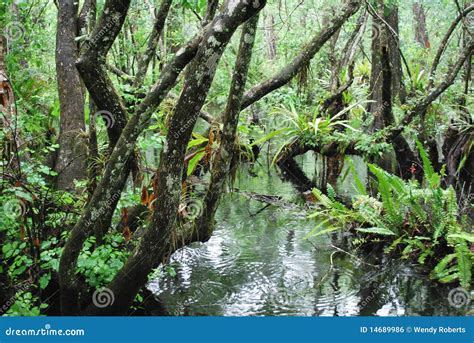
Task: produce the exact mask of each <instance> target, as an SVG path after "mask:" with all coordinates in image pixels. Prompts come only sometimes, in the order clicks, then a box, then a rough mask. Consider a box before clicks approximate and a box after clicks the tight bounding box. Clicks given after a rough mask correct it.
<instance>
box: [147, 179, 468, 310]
mask: <svg viewBox="0 0 474 343" xmlns="http://www.w3.org/2000/svg"><path fill="white" fill-rule="evenodd" d="M236 187H237V188H238V189H239V190H240V191H241V192H243V191H244V190H245V191H251V192H255V193H260V194H273V195H279V196H282V198H283V200H282V204H281V206H274V205H271V206H267V207H266V208H264V207H265V206H266V205H267V204H265V203H262V202H260V201H256V200H252V199H249V197H248V196H246V195H244V194H242V193H240V194H239V193H233V194H228V195H227V196H226V197H225V198H224V199H223V201H222V202H221V205H220V209H219V212H218V215H217V222H218V223H219V224H218V227H217V228H216V230H215V233H214V235H213V237H212V238H211V239H210V240H209V241H208V242H207V243H205V244H201V243H199V244H193V245H191V246H189V247H186V248H184V249H182V250H180V251H178V252H177V253H175V254H174V255H173V257H172V262H171V265H172V266H173V267H174V269H175V271H176V275H175V276H170V275H167V274H166V273H163V274H162V275H161V276H160V277H159V278H157V279H155V280H153V281H152V282H150V284H149V286H148V287H149V289H150V290H152V291H153V292H154V294H155V295H156V296H157V297H159V299H160V301H162V302H163V303H164V304H165V306H166V309H167V311H168V312H169V313H170V314H171V315H219V316H220V315H225V316H260V315H287V316H296V315H297V316H358V315H362V316H372V315H378V316H401V315H459V314H463V313H465V312H466V309H461V310H459V309H456V308H453V307H451V306H449V304H448V302H447V293H448V291H449V289H448V288H445V287H440V286H439V285H436V284H433V283H431V282H430V281H429V280H428V278H427V276H426V273H420V272H417V271H415V270H414V268H412V267H411V266H409V265H407V262H406V261H389V260H376V259H375V258H376V256H374V258H373V260H371V261H368V260H362V259H361V258H362V257H360V256H362V255H357V256H355V255H352V254H349V253H346V252H344V251H346V250H347V251H349V250H350V247H348V244H347V242H348V241H349V240H348V239H347V235H344V234H337V235H335V236H334V237H320V238H318V239H311V240H306V239H305V236H306V235H307V234H308V232H310V231H311V229H313V227H314V222H313V221H311V220H307V219H306V215H307V213H308V212H307V211H308V209H307V208H306V207H305V205H302V204H301V205H298V206H296V207H295V205H294V204H295V203H297V202H298V200H297V199H296V196H295V195H294V191H293V190H292V189H291V186H289V185H287V184H283V183H281V182H280V181H279V180H278V178H277V177H273V178H268V177H265V178H262V175H260V177H255V178H253V179H252V178H249V177H248V176H246V177H245V178H243V180H241V182H240V183H237V185H236ZM286 203H288V204H293V205H291V206H286V205H285V204H286ZM300 203H301V202H300ZM333 246H337V247H340V248H341V249H343V250H335V249H334V247H333ZM364 259H368V257H364Z"/></svg>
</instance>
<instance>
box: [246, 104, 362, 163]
mask: <svg viewBox="0 0 474 343" xmlns="http://www.w3.org/2000/svg"><path fill="white" fill-rule="evenodd" d="M366 102H367V101H362V102H357V103H355V104H352V105H350V106H348V107H346V108H345V109H343V110H342V111H340V112H338V113H337V114H335V115H329V114H328V115H323V116H322V115H321V114H320V113H319V112H318V110H315V111H314V112H313V113H312V114H308V113H305V112H300V111H297V110H296V108H295V106H294V105H293V104H292V103H291V104H290V106H289V108H287V107H285V106H283V107H281V108H279V109H276V110H274V111H273V112H272V114H273V115H282V116H283V117H284V118H285V126H284V127H283V128H280V129H277V130H274V131H272V132H270V133H269V134H268V135H266V136H264V137H262V138H260V139H258V140H256V141H255V142H253V145H260V144H262V143H265V142H266V141H268V140H270V139H272V138H274V137H278V136H283V137H284V138H285V141H284V143H283V144H282V145H281V146H280V148H279V149H278V151H277V153H276V154H275V158H274V160H273V163H274V162H275V160H276V158H278V156H279V154H280V152H281V151H282V149H283V148H284V147H286V146H288V145H289V144H291V142H293V141H295V140H299V141H300V142H301V144H308V145H312V146H315V147H316V146H318V145H321V144H326V143H329V142H330V141H331V140H333V139H334V133H336V132H337V131H338V130H339V129H347V130H349V131H354V132H358V130H357V129H355V128H354V127H353V126H351V125H350V121H349V120H347V119H344V118H345V117H346V116H347V114H348V113H349V112H350V111H351V110H352V109H354V108H356V107H361V105H362V103H366Z"/></svg>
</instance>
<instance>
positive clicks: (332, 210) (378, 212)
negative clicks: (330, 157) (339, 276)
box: [308, 142, 474, 289]
mask: <svg viewBox="0 0 474 343" xmlns="http://www.w3.org/2000/svg"><path fill="white" fill-rule="evenodd" d="M417 146H418V150H419V152H420V157H421V159H422V161H423V170H424V180H423V182H422V184H420V183H418V182H417V181H415V180H410V181H408V182H407V181H404V180H402V179H401V178H399V177H397V176H395V175H392V174H389V173H387V172H386V171H384V170H382V169H381V168H379V167H377V166H375V165H373V164H369V169H370V171H371V172H372V174H373V175H375V177H376V178H377V194H376V195H374V196H371V195H369V194H368V192H367V190H366V189H365V186H364V184H363V183H362V181H361V180H360V179H359V178H358V176H357V174H356V173H355V172H353V173H352V174H353V176H354V181H355V184H356V187H357V188H358V191H359V193H360V195H359V196H357V197H356V198H354V199H353V202H352V206H351V207H350V208H349V207H348V206H346V205H344V204H342V203H340V202H338V201H337V200H336V197H335V193H334V190H333V189H331V188H330V189H329V191H328V195H324V194H323V193H322V192H321V191H320V190H318V189H314V190H313V193H314V195H315V197H316V199H317V201H318V202H319V204H320V205H321V208H319V209H318V210H317V212H316V213H314V214H313V215H311V216H310V217H312V218H318V219H320V222H319V223H318V225H317V226H316V227H315V228H314V229H313V230H312V231H311V232H310V233H309V234H308V237H310V236H317V235H322V234H326V233H329V232H333V231H336V230H341V229H346V230H354V231H355V233H356V238H355V240H354V242H356V243H357V244H360V245H362V246H363V245H370V244H375V242H382V243H383V244H384V247H385V249H384V252H385V253H386V254H392V255H394V256H398V257H401V258H403V259H410V260H414V261H416V262H417V263H419V264H421V265H426V266H428V267H429V268H430V269H431V273H430V277H431V278H432V279H434V280H437V281H439V282H442V283H451V282H459V283H460V284H461V286H462V287H465V288H467V289H468V288H470V286H471V281H472V280H471V279H472V273H471V270H472V263H473V260H474V254H473V253H472V252H471V249H470V245H471V244H472V243H473V242H474V234H472V233H471V232H468V231H466V230H465V228H463V225H462V220H461V216H460V214H459V213H458V206H457V199H456V193H455V191H454V189H453V188H452V187H449V188H447V189H443V188H442V187H441V174H442V171H441V172H436V171H435V170H434V169H433V166H432V165H431V163H430V161H429V159H428V156H427V154H426V151H425V150H424V149H423V147H422V145H421V143H419V142H417ZM352 169H353V167H352Z"/></svg>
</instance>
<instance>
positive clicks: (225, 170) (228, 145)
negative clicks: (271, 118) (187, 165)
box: [196, 15, 259, 239]
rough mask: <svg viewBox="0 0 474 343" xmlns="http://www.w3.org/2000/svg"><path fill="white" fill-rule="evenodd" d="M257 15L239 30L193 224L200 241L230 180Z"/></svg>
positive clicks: (208, 231) (206, 236)
mask: <svg viewBox="0 0 474 343" xmlns="http://www.w3.org/2000/svg"><path fill="white" fill-rule="evenodd" d="M258 17H259V16H258V15H255V16H254V17H253V18H252V19H250V20H249V21H248V22H247V23H246V24H245V25H244V28H243V30H242V35H241V38H240V47H239V53H238V55H237V61H236V63H235V69H234V75H233V77H232V82H231V85H230V90H229V96H228V98H227V106H226V109H225V111H224V116H223V123H222V124H223V130H222V135H221V142H220V146H219V149H218V150H217V153H216V155H215V157H214V161H213V165H212V170H211V181H210V183H209V188H208V189H207V193H206V196H205V198H204V204H203V210H202V215H201V216H200V217H199V218H197V220H196V229H197V230H198V232H199V233H200V234H201V235H202V237H203V239H209V238H210V237H211V234H212V231H213V222H214V215H215V213H216V209H217V206H218V202H219V199H220V197H221V193H222V191H223V189H224V181H225V179H226V178H227V177H228V176H229V173H230V168H231V161H232V159H233V157H234V152H235V150H236V146H235V139H236V134H237V125H238V123H239V114H240V107H241V102H242V97H243V95H244V89H245V84H246V82H247V74H248V69H249V66H250V60H251V58H252V48H253V45H254V41H255V33H256V31H257V23H258Z"/></svg>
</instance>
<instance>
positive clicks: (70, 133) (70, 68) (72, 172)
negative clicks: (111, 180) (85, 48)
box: [55, 0, 87, 191]
mask: <svg viewBox="0 0 474 343" xmlns="http://www.w3.org/2000/svg"><path fill="white" fill-rule="evenodd" d="M77 15H78V2H77V1H75V0H61V1H59V2H58V17H57V18H58V24H57V32H56V74H57V82H58V93H59V103H60V109H61V117H60V133H59V139H58V142H59V151H58V156H57V160H56V166H55V170H56V172H57V173H58V177H57V181H56V187H57V188H58V189H60V190H65V191H72V190H74V180H82V179H84V178H86V176H87V170H86V168H87V166H86V163H85V159H86V158H85V157H86V156H87V150H86V143H85V139H84V138H83V137H84V135H83V133H84V132H85V122H84V94H83V92H82V85H81V80H80V77H79V74H78V72H77V70H76V67H75V61H76V59H77V57H78V51H77V43H76V41H75V39H76V33H77V30H78V28H77Z"/></svg>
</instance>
